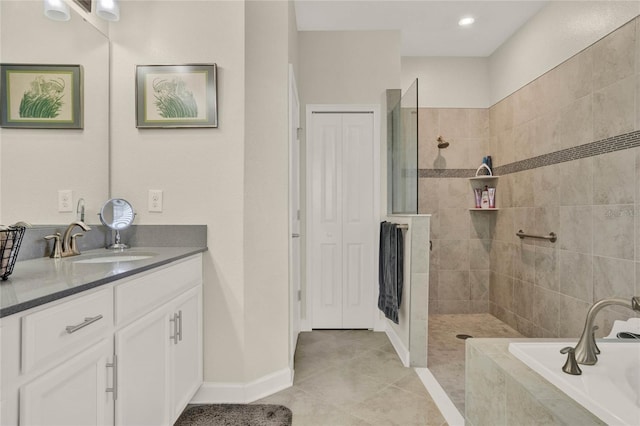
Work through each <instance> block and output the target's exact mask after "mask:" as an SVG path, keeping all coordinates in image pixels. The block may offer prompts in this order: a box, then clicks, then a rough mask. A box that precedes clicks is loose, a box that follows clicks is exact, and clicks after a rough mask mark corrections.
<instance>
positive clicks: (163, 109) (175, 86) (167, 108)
mask: <svg viewBox="0 0 640 426" xmlns="http://www.w3.org/2000/svg"><path fill="white" fill-rule="evenodd" d="M153 92H154V96H155V98H156V101H155V105H156V107H157V108H158V113H159V114H160V116H161V117H163V118H196V117H197V116H198V104H197V103H196V100H195V98H194V97H193V92H191V91H190V90H189V89H188V88H187V84H186V83H185V82H184V80H182V79H181V78H179V77H174V78H172V79H171V80H166V79H161V78H156V79H155V80H153Z"/></svg>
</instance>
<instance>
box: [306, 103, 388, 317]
mask: <svg viewBox="0 0 640 426" xmlns="http://www.w3.org/2000/svg"><path fill="white" fill-rule="evenodd" d="M311 126H312V128H311V129H312V131H311V136H312V137H311V139H312V140H311V141H310V144H309V147H308V149H309V150H310V154H311V155H310V173H309V177H308V178H309V179H311V194H309V196H310V198H311V208H310V212H309V213H310V215H309V217H310V223H309V224H308V229H309V230H310V232H311V235H310V236H309V237H310V243H311V247H310V253H309V254H310V256H309V262H308V265H309V268H310V272H311V274H310V283H309V284H310V285H311V287H312V292H311V294H312V297H313V313H312V327H313V328H372V327H373V286H374V283H375V281H374V279H373V274H374V259H373V253H374V250H373V241H374V233H375V229H376V227H375V224H374V213H373V212H374V205H373V204H374V203H373V187H374V183H373V182H374V179H373V115H372V114H369V113H321V114H313V115H312V123H311Z"/></svg>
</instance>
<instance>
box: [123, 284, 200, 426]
mask: <svg viewBox="0 0 640 426" xmlns="http://www.w3.org/2000/svg"><path fill="white" fill-rule="evenodd" d="M200 306H201V291H200V289H199V288H194V289H191V290H189V291H187V292H186V293H185V294H183V295H181V296H180V297H178V298H176V299H175V300H174V301H172V302H170V303H167V304H165V305H163V306H162V307H160V308H159V309H156V310H154V311H153V312H151V313H149V314H147V315H145V316H144V317H142V318H140V319H139V320H136V321H134V322H133V323H132V324H131V325H129V326H127V327H125V328H123V329H122V330H119V331H118V332H117V333H116V352H117V353H118V383H119V387H118V399H117V401H116V424H118V425H132V426H133V425H136V426H137V425H139V426H142V425H164V424H173V422H174V421H175V420H176V419H177V417H178V416H179V415H180V413H181V412H182V410H183V409H184V407H185V406H186V405H187V403H188V402H189V400H190V399H191V398H192V397H193V394H194V393H195V391H197V390H198V387H199V386H200V384H201V383H202V367H201V366H202V357H201V353H202V345H201V339H200V338H199V335H200V334H201V333H200V329H201V325H200V324H201V321H200V318H201V308H200Z"/></svg>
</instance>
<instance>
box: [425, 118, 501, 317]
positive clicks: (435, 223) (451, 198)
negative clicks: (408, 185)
mask: <svg viewBox="0 0 640 426" xmlns="http://www.w3.org/2000/svg"><path fill="white" fill-rule="evenodd" d="M418 120H419V122H418V126H419V127H418V137H419V147H418V168H419V169H420V176H421V177H420V179H419V195H418V202H419V206H418V210H419V212H420V213H427V214H431V215H432V217H431V240H432V243H433V250H432V251H431V253H430V269H429V312H430V313H481V312H489V253H490V248H491V233H490V218H491V214H495V213H488V212H478V213H470V212H469V207H472V203H473V199H472V198H470V195H471V186H470V184H469V181H468V179H466V177H467V176H469V175H470V174H469V173H470V169H471V168H473V171H474V172H475V169H476V168H477V167H478V165H480V163H481V162H482V157H484V156H486V155H487V154H488V153H489V111H488V110H487V109H456V108H444V109H438V108H421V109H420V111H419V114H418ZM438 136H442V138H443V139H444V140H446V141H447V142H449V146H448V147H447V148H445V149H438V147H437V138H438ZM457 175H460V176H463V177H455V176H457ZM471 197H472V195H471Z"/></svg>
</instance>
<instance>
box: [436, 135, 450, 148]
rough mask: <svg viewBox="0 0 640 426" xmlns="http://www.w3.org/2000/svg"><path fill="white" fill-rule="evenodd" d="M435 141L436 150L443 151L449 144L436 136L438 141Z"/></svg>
mask: <svg viewBox="0 0 640 426" xmlns="http://www.w3.org/2000/svg"><path fill="white" fill-rule="evenodd" d="M436 140H437V141H438V149H443V148H446V147H448V146H449V142H447V141H445V140H444V139H442V136H438V139H436Z"/></svg>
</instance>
